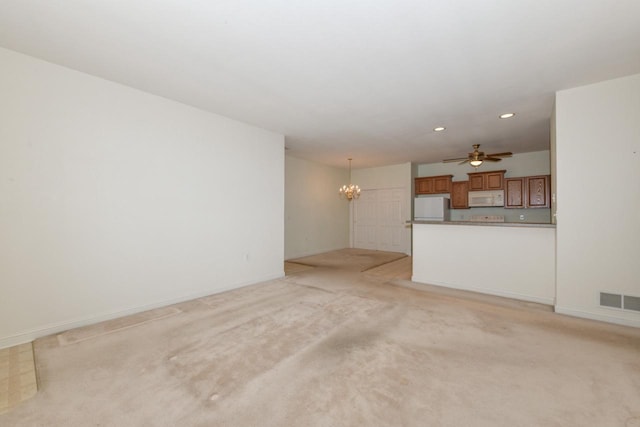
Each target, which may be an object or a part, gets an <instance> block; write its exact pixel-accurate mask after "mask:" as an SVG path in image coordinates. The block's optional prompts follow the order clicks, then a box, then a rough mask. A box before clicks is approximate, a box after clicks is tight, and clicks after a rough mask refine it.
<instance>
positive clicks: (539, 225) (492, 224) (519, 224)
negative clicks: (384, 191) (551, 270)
mask: <svg viewBox="0 0 640 427" xmlns="http://www.w3.org/2000/svg"><path fill="white" fill-rule="evenodd" d="M411 224H418V225H419V224H429V225H473V226H481V227H529V228H556V225H555V224H546V223H536V222H477V221H411Z"/></svg>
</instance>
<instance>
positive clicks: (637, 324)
mask: <svg viewBox="0 0 640 427" xmlns="http://www.w3.org/2000/svg"><path fill="white" fill-rule="evenodd" d="M555 312H556V313H558V314H566V315H567V316H573V317H581V318H583V319H590V320H598V321H600V322H607V323H615V324H616V325H623V326H631V327H634V328H640V319H627V318H624V317H617V316H611V315H608V314H601V313H593V312H590V311H583V310H577V309H575V308H567V307H560V306H557V305H556V306H555Z"/></svg>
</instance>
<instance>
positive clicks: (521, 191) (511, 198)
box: [504, 175, 551, 208]
mask: <svg viewBox="0 0 640 427" xmlns="http://www.w3.org/2000/svg"><path fill="white" fill-rule="evenodd" d="M550 183H551V177H550V176H549V175H539V176H526V177H522V178H507V179H505V187H506V195H505V196H506V197H505V199H506V200H505V204H504V207H505V208H548V207H549V206H551V200H550V199H551V197H550V192H551V185H550Z"/></svg>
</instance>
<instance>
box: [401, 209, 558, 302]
mask: <svg viewBox="0 0 640 427" xmlns="http://www.w3.org/2000/svg"><path fill="white" fill-rule="evenodd" d="M412 235H413V276H412V280H413V281H414V282H418V283H427V284H431V285H437V286H444V287H448V288H455V289H463V290H469V291H474V292H481V293H486V294H492V295H498V296H503V297H509V298H515V299H520V300H524V301H531V302H537V303H542V304H548V305H553V304H554V302H555V238H556V229H555V225H552V224H533V223H486V222H462V221H450V222H449V221H413V223H412Z"/></svg>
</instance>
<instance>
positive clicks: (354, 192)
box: [340, 159, 360, 201]
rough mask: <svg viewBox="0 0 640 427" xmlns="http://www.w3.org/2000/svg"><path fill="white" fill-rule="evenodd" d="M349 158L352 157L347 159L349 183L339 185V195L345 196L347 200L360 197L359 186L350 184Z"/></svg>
mask: <svg viewBox="0 0 640 427" xmlns="http://www.w3.org/2000/svg"><path fill="white" fill-rule="evenodd" d="M351 160H352V159H349V185H343V186H342V187H340V195H341V196H345V197H346V198H347V200H349V201H351V200H353V199H357V198H358V197H360V187H358V186H357V185H355V184H351Z"/></svg>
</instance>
